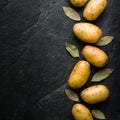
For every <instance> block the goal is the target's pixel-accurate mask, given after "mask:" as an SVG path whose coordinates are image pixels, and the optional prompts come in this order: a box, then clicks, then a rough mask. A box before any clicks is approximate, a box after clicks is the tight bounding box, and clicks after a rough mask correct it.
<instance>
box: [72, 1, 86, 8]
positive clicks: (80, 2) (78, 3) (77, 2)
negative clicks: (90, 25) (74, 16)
mask: <svg viewBox="0 0 120 120" xmlns="http://www.w3.org/2000/svg"><path fill="white" fill-rule="evenodd" d="M85 2H86V0H70V3H71V4H72V5H73V6H74V7H82V6H83V5H84V4H85Z"/></svg>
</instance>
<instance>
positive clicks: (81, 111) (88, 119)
mask: <svg viewBox="0 0 120 120" xmlns="http://www.w3.org/2000/svg"><path fill="white" fill-rule="evenodd" d="M72 115H73V117H74V119H75V120H93V117H92V114H91V112H90V110H89V109H88V108H87V107H86V106H85V105H83V104H79V103H77V104H75V105H73V107H72Z"/></svg>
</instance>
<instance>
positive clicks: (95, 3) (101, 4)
mask: <svg viewBox="0 0 120 120" xmlns="http://www.w3.org/2000/svg"><path fill="white" fill-rule="evenodd" d="M106 6H107V0H90V1H89V2H88V4H87V5H86V7H85V9H84V11H83V16H84V18H85V19H87V20H89V21H92V20H96V19H97V18H98V17H99V16H100V15H101V13H102V12H103V11H104V9H105V8H106Z"/></svg>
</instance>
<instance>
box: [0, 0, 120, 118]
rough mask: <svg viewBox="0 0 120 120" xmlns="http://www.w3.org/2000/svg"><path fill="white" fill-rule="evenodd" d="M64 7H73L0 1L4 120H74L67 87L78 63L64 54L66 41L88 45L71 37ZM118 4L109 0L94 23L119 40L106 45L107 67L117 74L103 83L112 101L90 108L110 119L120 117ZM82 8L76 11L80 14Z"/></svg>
mask: <svg viewBox="0 0 120 120" xmlns="http://www.w3.org/2000/svg"><path fill="white" fill-rule="evenodd" d="M63 5H64V6H70V4H69V3H68V1H66V0H49V1H46V0H0V120H27V119H28V120H73V118H72V115H71V107H72V105H73V104H74V102H72V101H70V100H69V99H68V98H67V97H66V96H65V93H64V89H65V88H67V87H68V86H67V79H68V76H69V74H70V72H71V70H72V68H73V66H74V64H75V63H76V62H77V61H78V60H79V59H74V58H72V57H71V56H70V55H69V54H68V53H67V52H66V50H65V42H71V43H73V44H75V45H76V46H77V47H78V48H79V49H80V50H82V48H83V46H84V45H85V43H82V42H80V41H78V40H77V38H75V36H74V35H73V34H72V26H73V24H74V23H75V22H74V21H72V20H70V19H69V18H67V17H66V16H65V15H64V13H63V10H62V8H61V6H63ZM119 6H120V2H119V1H114V0H109V1H108V7H107V9H106V10H105V11H104V13H103V14H102V15H101V16H100V18H99V19H98V20H97V21H94V22H93V23H95V24H97V25H99V26H100V27H101V28H102V30H103V33H104V35H113V36H114V37H115V39H114V40H113V42H112V43H111V44H109V45H107V46H105V47H102V49H103V50H104V51H105V52H106V53H107V54H108V56H109V62H108V64H107V67H111V68H113V69H115V70H114V73H113V74H112V75H111V76H110V77H109V78H108V79H107V80H105V81H103V82H102V83H103V84H106V85H107V86H108V87H109V88H110V91H111V96H110V98H109V100H108V101H106V102H105V103H102V104H100V105H95V106H89V105H87V106H88V107H89V108H90V109H91V108H98V109H101V110H102V111H103V112H104V113H105V114H106V117H107V119H109V120H119V119H120V114H119V113H120V107H119V98H120V94H119V91H120V81H119V78H120V50H119V49H120V34H119V33H120V20H119V16H120V15H119V14H120V13H119V11H120V8H119ZM82 10H83V8H81V9H77V11H78V12H79V13H80V14H81V16H82ZM82 21H85V20H84V19H83V18H82ZM82 58H83V57H81V58H80V59H82ZM92 70H93V71H92V73H94V72H95V71H96V69H95V68H94V67H92ZM88 85H89V84H88Z"/></svg>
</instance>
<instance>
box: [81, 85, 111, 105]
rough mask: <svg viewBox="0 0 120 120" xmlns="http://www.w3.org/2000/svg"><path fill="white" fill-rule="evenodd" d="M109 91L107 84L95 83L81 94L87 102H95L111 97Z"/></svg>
mask: <svg viewBox="0 0 120 120" xmlns="http://www.w3.org/2000/svg"><path fill="white" fill-rule="evenodd" d="M109 93H110V92H109V89H108V88H107V87H106V86H105V85H94V86H90V87H88V88H86V89H84V90H83V91H82V92H81V94H80V95H81V98H82V100H83V101H85V102H86V103H89V104H95V103H100V102H103V101H105V100H106V99H107V98H108V97H109Z"/></svg>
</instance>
